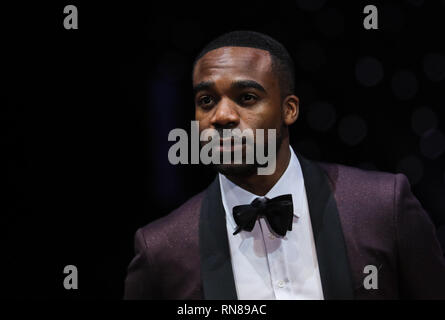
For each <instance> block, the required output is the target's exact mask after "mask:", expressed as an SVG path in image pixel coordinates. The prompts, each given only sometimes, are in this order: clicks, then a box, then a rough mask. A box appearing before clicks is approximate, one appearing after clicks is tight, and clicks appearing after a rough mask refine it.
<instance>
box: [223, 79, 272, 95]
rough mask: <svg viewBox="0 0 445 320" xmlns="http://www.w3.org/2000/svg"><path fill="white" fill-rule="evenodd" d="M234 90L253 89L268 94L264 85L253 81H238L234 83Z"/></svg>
mask: <svg viewBox="0 0 445 320" xmlns="http://www.w3.org/2000/svg"><path fill="white" fill-rule="evenodd" d="M231 87H232V88H235V89H249V88H253V89H257V90H259V91H261V92H264V93H266V89H264V87H263V86H262V85H260V84H259V83H258V82H256V81H253V80H238V81H234V82H232V85H231Z"/></svg>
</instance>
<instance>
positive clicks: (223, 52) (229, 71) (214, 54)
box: [193, 47, 274, 84]
mask: <svg viewBox="0 0 445 320" xmlns="http://www.w3.org/2000/svg"><path fill="white" fill-rule="evenodd" d="M271 73H272V57H271V55H270V53H269V52H268V51H266V50H261V49H256V48H248V47H222V48H218V49H215V50H212V51H209V52H207V53H206V54H205V55H204V56H202V57H201V59H199V60H198V62H197V63H196V65H195V69H194V72H193V83H194V84H196V83H198V82H201V81H217V80H219V79H221V78H230V79H232V80H235V79H238V78H240V79H241V78H242V79H252V80H256V81H261V82H263V81H267V80H269V81H270V80H271V78H274V77H271Z"/></svg>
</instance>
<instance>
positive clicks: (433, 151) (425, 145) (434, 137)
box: [420, 129, 445, 159]
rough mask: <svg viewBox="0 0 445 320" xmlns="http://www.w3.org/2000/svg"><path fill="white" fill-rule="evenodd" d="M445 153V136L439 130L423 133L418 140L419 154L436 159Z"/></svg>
mask: <svg viewBox="0 0 445 320" xmlns="http://www.w3.org/2000/svg"><path fill="white" fill-rule="evenodd" d="M444 151H445V136H444V135H443V133H442V132H441V131H439V130H436V129H432V130H428V131H427V132H425V134H424V135H423V136H422V138H421V139H420V152H422V154H423V155H424V156H425V157H427V158H429V159H436V158H438V157H439V156H440V155H442V153H444Z"/></svg>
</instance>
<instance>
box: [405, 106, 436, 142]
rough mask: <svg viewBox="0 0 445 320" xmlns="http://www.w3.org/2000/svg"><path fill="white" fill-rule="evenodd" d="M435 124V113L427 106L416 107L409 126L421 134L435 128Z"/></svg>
mask: <svg viewBox="0 0 445 320" xmlns="http://www.w3.org/2000/svg"><path fill="white" fill-rule="evenodd" d="M436 126H437V116H436V113H435V112H434V111H433V110H431V109H430V108H428V107H421V108H418V109H416V110H414V112H413V113H412V115H411V127H412V128H413V130H414V132H415V133H416V134H418V135H419V136H422V135H423V134H424V133H425V132H426V131H428V130H431V129H435V128H436Z"/></svg>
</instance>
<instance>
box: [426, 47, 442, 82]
mask: <svg viewBox="0 0 445 320" xmlns="http://www.w3.org/2000/svg"><path fill="white" fill-rule="evenodd" d="M423 71H424V72H425V75H426V76H427V78H428V79H429V80H431V81H434V82H437V81H442V80H443V79H445V56H444V55H442V54H439V53H428V54H426V55H425V57H424V58H423Z"/></svg>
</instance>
